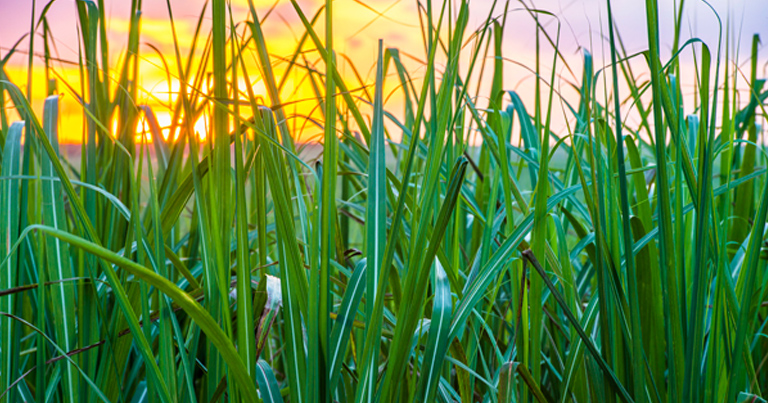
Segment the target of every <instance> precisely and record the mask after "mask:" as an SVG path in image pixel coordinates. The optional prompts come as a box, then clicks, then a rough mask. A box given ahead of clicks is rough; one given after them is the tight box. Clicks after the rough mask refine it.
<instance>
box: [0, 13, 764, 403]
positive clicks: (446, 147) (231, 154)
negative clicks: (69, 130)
mask: <svg viewBox="0 0 768 403" xmlns="http://www.w3.org/2000/svg"><path fill="white" fill-rule="evenodd" d="M290 1H291V4H292V5H293V6H294V8H295V10H294V12H295V13H296V15H298V16H299V17H300V21H301V25H299V26H295V27H293V29H294V31H295V32H296V33H297V42H296V44H295V51H294V52H293V54H292V55H290V56H289V57H288V58H280V59H279V60H278V58H277V57H275V55H274V54H273V53H271V52H270V39H269V37H268V36H265V34H264V30H263V29H262V23H263V20H262V19H260V16H263V15H265V14H268V10H267V9H263V8H261V7H256V6H255V5H254V4H253V3H250V1H249V3H250V7H249V8H248V9H249V12H247V13H233V12H232V8H231V6H230V4H229V3H228V2H227V1H225V0H211V1H210V3H209V4H207V5H206V7H205V9H203V10H202V11H201V13H200V14H199V19H198V20H197V21H196V23H197V25H196V26H197V29H196V31H195V35H194V36H193V38H192V39H191V40H192V42H191V43H185V44H183V46H182V45H181V44H180V43H179V41H178V39H177V35H176V30H175V26H176V20H174V17H173V15H174V12H177V10H175V9H173V8H172V7H171V4H170V2H168V3H167V4H168V18H169V21H170V22H171V25H172V26H173V27H174V28H173V30H172V31H171V32H169V33H168V35H169V36H172V37H173V44H174V46H173V49H174V51H173V52H172V54H167V55H164V57H165V58H164V62H165V63H164V68H165V69H166V72H167V75H168V77H169V79H170V80H171V81H174V82H176V83H177V84H178V85H177V86H176V87H177V88H178V92H177V93H175V94H173V97H171V102H170V104H168V105H167V110H165V112H167V113H169V114H170V116H172V119H171V120H170V124H169V126H168V127H161V125H159V124H157V122H156V121H155V120H153V118H152V117H153V116H154V115H155V113H156V112H157V111H155V110H153V108H152V107H150V106H147V105H140V104H137V103H136V102H135V100H136V99H138V97H137V96H138V93H139V92H140V91H142V89H141V88H140V87H139V82H140V75H141V74H142V73H141V71H140V69H139V66H140V63H139V61H140V60H141V57H142V52H146V51H147V50H146V47H145V46H144V45H142V36H141V23H140V22H141V12H140V10H141V1H140V0H132V2H131V14H130V24H129V29H128V31H127V33H126V35H127V41H126V48H125V49H122V50H121V49H112V48H110V46H109V43H108V41H107V40H106V31H107V29H108V28H107V22H106V21H107V18H106V14H105V6H104V4H103V0H87V1H77V2H75V3H74V5H73V7H76V8H77V11H78V21H76V23H77V26H78V29H79V33H80V43H79V44H78V46H79V59H77V60H75V61H74V62H76V65H77V67H78V69H79V74H80V81H79V83H78V84H72V83H70V82H67V81H66V80H63V79H61V77H60V76H58V75H57V72H56V69H55V67H54V66H55V63H54V61H53V58H52V53H51V47H49V42H51V41H53V38H52V37H51V36H50V32H49V31H48V19H49V18H55V17H53V16H49V15H46V11H47V7H46V6H45V5H44V4H38V7H40V8H42V16H41V17H40V19H39V20H35V21H33V24H32V27H31V28H30V35H31V36H35V35H37V36H39V37H41V38H42V41H43V44H44V46H43V47H42V49H40V48H36V49H21V48H20V44H21V43H22V42H21V41H20V42H17V43H16V45H15V46H13V47H12V48H3V49H4V50H3V51H2V53H0V67H2V69H0V104H2V105H4V108H2V109H0V147H2V153H0V154H1V155H2V159H1V160H0V164H1V165H0V189H2V190H0V402H22V401H24V402H40V403H42V402H81V401H82V402H90V401H108V402H126V403H133V402H163V403H171V402H216V401H219V402H223V401H232V402H241V401H242V402H256V401H265V402H291V403H312V402H332V401H337V402H403V403H404V402H457V401H461V402H493V403H496V402H525V403H527V402H608V403H611V402H763V401H764V400H762V398H761V396H763V394H764V393H766V391H768V367H766V362H768V337H766V332H765V327H766V324H768V296H766V290H767V287H766V282H767V281H768V276H766V275H765V273H766V259H767V258H766V256H767V255H768V253H767V252H766V248H767V247H768V246H767V244H766V242H765V238H766V228H767V226H766V224H767V220H766V215H767V214H768V184H767V181H768V176H767V174H766V162H767V161H768V159H767V158H766V147H765V142H764V128H763V127H764V126H763V125H764V122H765V118H766V116H767V115H766V110H765V106H766V102H765V99H766V98H768V90H766V89H765V88H764V87H765V80H764V79H763V78H762V77H763V71H764V66H763V65H762V62H761V61H760V60H762V59H761V58H760V52H759V50H760V47H759V38H758V37H757V36H755V37H754V38H753V41H752V47H751V48H750V49H746V50H744V49H740V48H739V47H738V46H734V43H737V41H738V40H739V39H740V36H738V35H740V34H738V35H737V34H736V33H738V32H740V31H739V29H738V27H734V26H731V23H730V19H726V18H720V17H724V16H717V15H710V17H711V18H713V19H714V18H717V20H718V21H723V22H724V23H723V25H721V26H720V27H719V28H718V27H716V26H715V27H714V28H712V29H716V30H719V31H718V32H719V33H720V40H719V41H718V42H716V43H704V42H703V41H700V40H696V39H692V40H688V41H685V40H683V39H681V38H683V37H684V35H683V34H684V33H685V32H684V31H685V30H686V29H687V28H686V27H685V24H684V23H683V22H682V21H683V20H682V18H681V17H680V16H682V15H683V14H684V12H685V7H687V3H688V2H686V4H685V5H684V3H683V1H682V0H681V1H679V3H678V2H675V10H676V11H675V17H676V18H675V24H674V26H664V27H661V28H660V27H659V21H660V19H659V16H658V4H657V0H645V10H646V14H645V15H642V16H638V19H643V20H644V21H645V25H646V27H647V41H646V45H645V46H644V50H643V51H642V52H640V53H632V54H630V53H627V51H625V49H624V46H623V45H622V43H623V42H622V39H621V34H622V31H621V27H617V26H614V23H613V21H614V19H613V16H612V9H611V7H617V6H616V5H615V4H612V3H617V2H615V1H614V2H612V1H611V0H605V2H604V3H603V6H604V7H605V11H606V14H605V17H606V18H605V19H604V20H602V21H600V22H599V24H597V22H596V26H595V29H597V30H598V31H599V32H600V36H601V37H602V38H603V39H604V41H605V42H604V43H605V46H603V47H602V49H607V50H606V51H605V53H604V55H603V56H604V57H603V59H605V60H606V61H605V63H602V62H600V63H598V62H597V60H598V59H597V58H593V57H592V54H591V53H590V51H591V50H590V49H587V48H585V49H582V50H581V52H580V53H579V57H578V58H577V59H578V60H580V66H575V65H571V64H573V60H574V59H573V58H571V57H568V58H566V57H565V56H564V55H563V53H562V52H561V48H560V47H559V44H560V38H561V29H562V27H561V25H560V24H559V22H558V20H557V19H555V17H554V15H553V14H552V13H550V12H548V11H546V10H539V9H537V8H535V7H533V6H530V5H529V4H528V3H522V2H520V3H518V2H506V3H505V2H503V1H499V2H498V3H494V6H493V7H492V10H491V11H490V13H489V14H487V15H481V16H480V17H481V21H482V23H481V24H480V25H479V26H474V25H470V24H469V21H470V20H471V19H470V17H469V15H470V13H473V14H472V15H473V17H474V18H475V19H476V18H478V16H477V15H476V14H474V13H475V10H474V9H473V7H472V5H471V4H470V2H469V1H467V0H456V1H447V0H446V1H435V2H432V1H425V2H420V3H419V7H418V10H419V16H418V20H419V22H420V23H421V32H422V37H421V38H418V40H420V41H421V42H422V43H423V53H422V54H419V55H405V54H403V53H401V52H400V51H398V49H394V48H389V47H387V46H386V42H384V43H383V44H382V43H381V42H379V43H378V58H377V62H376V65H375V69H374V70H373V72H372V75H371V76H372V79H371V80H369V81H366V80H364V79H363V78H361V77H362V76H360V75H355V74H350V70H349V69H345V71H344V72H342V71H341V69H340V68H338V66H339V65H340V63H341V62H340V60H341V57H342V56H343V55H342V54H341V53H339V52H336V51H334V40H333V39H334V34H333V33H334V29H333V24H334V18H333V15H334V7H335V6H337V5H334V3H333V2H332V1H330V0H328V1H327V2H326V3H325V5H324V6H323V7H321V8H320V9H319V10H307V9H302V8H301V7H299V5H298V3H296V2H295V0H290ZM754 6H755V9H756V11H757V12H764V7H763V6H760V5H759V4H757V2H755V4H754ZM0 7H2V6H0ZM43 7H45V8H43ZM513 9H514V10H515V12H517V13H524V14H526V15H528V16H529V17H530V19H531V21H534V22H535V25H534V27H535V28H534V31H533V32H530V33H529V38H531V41H535V48H536V54H535V62H534V63H533V64H531V65H527V66H525V67H526V68H527V69H528V71H529V73H530V80H532V82H533V90H532V91H529V92H526V93H522V92H520V91H516V90H513V89H512V88H514V86H512V85H511V84H510V83H512V82H515V81H517V80H513V79H512V78H511V77H505V74H503V71H504V65H505V63H510V62H512V63H514V55H510V54H507V53H505V49H506V45H505V36H504V35H503V33H504V31H505V29H508V27H506V24H507V21H508V20H507V18H506V16H507V15H508V13H511V12H512V10H513ZM185 12H188V10H185ZM473 21H474V20H473ZM203 22H205V24H204V23H203ZM208 25H210V30H207V29H203V28H202V27H203V26H208ZM660 29H661V30H664V32H672V33H673V34H674V37H673V40H672V42H671V43H663V44H662V43H661V41H660V34H659V32H660ZM745 34H747V33H745ZM385 41H386V38H385ZM367 46H372V47H375V46H377V44H367ZM182 50H185V52H182ZM22 51H24V52H26V54H27V55H28V56H23V57H28V61H29V62H28V63H29V64H28V66H27V67H28V69H29V71H30V72H29V77H31V76H32V72H31V71H32V69H35V70H38V71H43V72H44V73H45V76H46V77H48V78H50V81H49V82H48V87H47V88H48V94H49V96H48V97H47V98H46V99H44V107H43V109H42V111H37V112H36V109H35V108H32V107H31V105H32V104H33V103H35V102H40V101H43V100H41V99H30V94H31V90H30V85H31V84H29V82H30V81H28V82H27V85H26V87H25V86H24V85H22V86H21V88H20V87H19V86H18V85H17V83H14V81H13V80H12V79H10V78H9V76H8V75H7V74H6V72H5V64H6V62H7V61H8V60H9V59H10V57H11V56H12V55H14V54H17V55H18V53H19V52H22ZM118 51H120V52H124V56H122V57H121V58H120V59H119V60H120V62H119V63H110V61H111V60H114V59H111V58H110V57H109V55H110V52H118ZM35 55H37V56H35ZM13 57H16V56H13ZM682 58H686V60H689V61H691V66H692V68H685V69H684V68H683V67H681V59H682ZM405 59H408V60H407V61H405ZM414 60H420V61H421V63H422V64H421V66H420V67H419V68H418V69H417V71H415V70H414V69H413V68H412V67H409V66H412V63H413V61H414ZM601 60H602V59H601ZM344 63H345V66H349V65H350V64H351V65H354V60H345V61H344ZM569 63H570V64H569ZM277 64H279V65H280V74H277V73H276V70H274V69H273V66H274V65H277ZM637 66H642V69H641V70H642V71H643V72H642V73H638V71H637V70H636V69H637ZM361 68H367V66H362V67H361ZM565 70H569V71H572V70H575V71H580V72H581V74H580V76H581V77H580V79H579V80H577V81H574V82H571V81H567V80H562V79H561V75H560V74H559V72H562V71H565ZM289 75H290V76H291V77H294V79H295V77H299V78H300V79H301V81H302V82H303V83H304V84H303V85H305V86H307V88H308V90H309V91H311V93H312V94H314V97H313V98H312V101H311V102H312V103H313V108H314V111H315V112H314V114H312V115H309V116H307V115H302V114H297V113H296V112H295V109H294V108H292V104H291V100H290V99H286V98H287V95H286V94H285V91H284V85H285V83H286V80H285V77H288V76H289ZM254 82H259V83H260V84H259V85H260V86H261V87H262V88H264V93H255V92H254V86H252V85H243V84H242V83H254ZM564 91H568V92H569V93H571V94H575V97H565V96H564V95H563V92H564ZM61 94H64V95H65V96H67V97H71V98H72V99H75V100H76V101H77V102H78V103H79V105H80V107H79V108H80V110H81V111H80V113H81V114H82V116H83V119H84V121H85V124H84V127H83V133H82V138H83V141H82V142H81V143H80V144H77V145H71V144H70V145H64V144H62V145H60V144H59V138H60V130H61V127H60V124H59V122H60V120H61V117H62V116H61V115H62V112H61V110H60V95H61ZM391 94H396V97H398V98H397V99H399V101H398V102H393V103H387V102H386V101H387V99H388V97H389V96H390V95H391ZM574 99H575V101H574ZM395 106H396V110H395ZM199 122H204V123H205V125H204V130H205V133H203V134H205V136H201V135H200V133H199V127H200V125H199ZM553 122H563V124H562V125H561V124H557V125H555V123H553ZM306 126H310V127H313V128H314V129H313V130H315V131H316V132H317V133H322V134H320V135H319V137H318V138H317V140H318V141H317V142H307V141H298V140H297V137H296V133H298V131H300V130H303V128H304V127H306ZM555 126H557V127H560V126H562V127H563V129H559V128H558V129H554V127H555ZM164 133H165V136H166V137H167V138H165V137H164V135H163V134H164ZM149 138H151V139H152V141H145V140H148V139H149Z"/></svg>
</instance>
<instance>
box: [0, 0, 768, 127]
mask: <svg viewBox="0 0 768 403" xmlns="http://www.w3.org/2000/svg"><path fill="white" fill-rule="evenodd" d="M253 1H254V4H255V6H256V9H257V11H258V13H259V14H260V17H261V18H263V16H264V15H266V13H267V10H269V9H270V8H271V7H272V6H273V5H275V4H276V6H275V7H274V10H273V11H272V12H271V13H270V14H269V16H268V18H267V19H266V20H265V21H264V24H263V27H264V30H265V36H266V38H267V42H268V44H269V46H270V51H271V53H272V54H273V56H279V55H288V54H290V53H291V52H292V50H293V48H294V46H295V43H296V38H297V36H298V35H301V33H302V32H303V28H302V27H301V22H300V21H299V19H298V17H297V14H296V12H295V10H294V9H293V7H292V5H291V3H290V1H289V0H277V2H275V0H253ZM764 1H765V0H730V1H729V0H711V1H710V2H709V4H710V5H711V7H712V8H713V9H714V10H715V11H716V12H717V14H718V15H719V16H720V18H721V20H722V23H723V24H724V27H723V28H724V29H726V26H725V25H726V24H730V28H731V30H732V31H733V33H734V37H738V38H739V40H738V41H736V45H737V46H739V47H740V57H739V63H740V64H741V65H742V67H744V68H747V66H746V65H744V62H745V61H746V60H747V57H748V55H749V49H750V44H751V40H752V35H753V34H759V35H760V36H761V37H762V38H768V8H767V7H765V6H764V5H762V4H761V3H763V2H764ZM297 2H298V3H299V5H300V6H301V8H302V9H303V10H304V12H305V13H306V14H307V15H313V14H314V13H315V12H316V11H317V10H319V8H320V6H321V3H322V2H321V1H317V0H297ZM497 2H498V3H499V4H501V6H497V8H496V10H497V13H496V14H498V13H499V12H500V11H501V10H503V0H497ZM526 2H527V4H529V6H532V7H535V8H538V9H542V10H547V11H549V12H551V13H553V14H554V15H555V16H556V17H557V19H555V18H551V17H550V18H542V22H543V23H544V25H545V26H546V27H547V30H548V32H550V34H551V35H554V34H555V33H556V32H557V27H558V22H559V24H560V49H561V51H562V52H563V54H564V55H565V57H566V60H567V61H568V62H569V65H571V66H572V70H573V73H572V74H571V73H570V72H567V71H565V69H564V68H563V66H562V65H561V66H560V67H559V70H558V73H559V74H561V75H562V77H563V80H564V81H563V83H567V82H574V81H578V80H579V78H578V77H580V65H581V60H582V49H584V48H586V49H589V50H590V51H591V53H592V54H593V55H594V56H595V59H596V68H599V67H601V66H602V65H604V62H603V60H604V56H605V57H606V58H607V48H606V46H607V41H606V40H605V39H604V37H603V34H604V33H606V32H607V31H606V27H607V24H606V20H607V17H606V6H605V0H582V1H579V0H537V1H531V0H526ZM104 3H105V9H106V15H107V18H108V21H109V33H108V35H109V41H110V49H111V52H112V53H111V59H112V60H113V61H112V62H113V63H116V62H118V60H119V58H120V57H121V52H120V51H121V50H123V49H124V46H125V42H126V37H127V32H128V18H129V16H128V10H129V7H130V0H104ZM170 3H171V7H172V11H173V15H174V19H175V21H176V24H177V31H178V33H179V39H180V42H181V43H182V44H186V43H189V41H190V40H191V37H192V35H193V33H194V28H195V24H196V21H197V18H198V17H199V15H200V12H201V10H202V9H203V4H204V0H171V1H170ZM435 3H438V2H435ZM492 3H493V1H492V0H471V1H470V26H471V27H476V26H479V25H480V24H481V22H482V21H483V20H484V19H485V18H486V16H487V14H488V11H489V9H490V7H491V4H492ZM644 3H645V2H644V1H642V0H613V1H612V7H613V13H614V18H615V21H616V25H617V27H618V30H619V32H620V34H621V37H622V39H623V41H624V45H625V47H626V49H627V51H628V53H630V54H631V53H634V52H639V51H642V50H645V49H646V48H647V38H646V26H645V5H644ZM45 4H47V1H37V2H36V4H35V8H36V15H38V16H39V14H40V11H41V10H42V9H43V7H44V5H45ZM231 4H232V10H233V13H234V20H235V21H236V22H240V21H244V20H245V19H247V18H248V16H249V13H248V1H247V0H232V1H231ZM416 4H417V3H416V1H415V0H399V1H398V0H370V1H366V0H335V2H334V24H335V25H334V38H335V39H334V41H335V47H336V50H337V52H339V53H342V54H345V55H346V56H348V57H349V58H350V59H351V60H354V63H355V66H356V67H357V68H358V70H359V71H360V74H361V75H362V76H363V77H364V78H367V79H370V77H371V76H372V74H373V65H374V62H375V55H376V44H377V40H378V39H380V38H381V39H383V40H384V44H385V46H387V47H395V48H399V49H401V51H402V52H403V53H407V54H411V55H414V56H416V57H417V58H419V57H421V58H422V59H423V58H424V57H423V56H422V55H424V50H423V46H422V41H421V34H420V29H419V25H418V24H419V21H418V14H417V9H416ZM32 5H33V1H32V0H0V57H4V56H5V55H6V53H7V51H8V49H9V48H10V47H11V46H12V45H13V44H14V43H15V42H16V41H17V40H18V39H19V38H21V37H22V36H23V35H24V34H25V33H27V32H29V30H30V17H31V13H32ZM659 7H660V9H659V15H660V18H661V21H660V29H661V45H662V52H663V53H662V59H663V60H666V59H667V58H668V57H669V55H670V53H671V50H670V49H671V44H672V34H673V32H672V27H673V18H674V17H673V15H674V8H675V2H674V1H673V0H659ZM685 7H686V8H685V11H684V17H683V24H684V26H685V27H686V32H685V35H684V36H685V37H684V39H687V38H691V37H697V38H701V39H702V40H704V42H705V43H707V44H708V45H709V46H710V48H711V49H712V51H713V53H714V52H716V48H717V43H718V33H719V28H718V19H717V17H716V16H715V14H714V13H713V12H712V10H711V9H710V8H709V7H708V6H707V3H704V2H703V1H701V0H687V1H686V2H685ZM142 8H143V14H142V38H141V40H142V42H143V43H145V44H144V45H142V48H141V52H142V59H143V62H142V66H141V71H142V86H143V88H144V89H145V91H144V94H143V96H144V97H145V99H144V100H143V102H145V103H148V104H153V103H155V104H157V103H158V100H157V97H158V95H157V94H167V93H168V92H169V91H173V90H174V86H173V85H171V86H170V88H169V85H168V84H167V83H166V80H165V78H166V75H165V72H164V70H163V69H162V68H161V67H160V66H162V60H161V58H160V57H159V56H158V55H157V54H156V53H155V50H153V48H152V47H150V46H149V45H148V44H151V45H154V47H155V48H156V49H158V50H159V51H160V52H162V53H163V54H164V55H172V53H173V52H172V49H173V48H172V46H173V42H172V37H171V35H170V34H169V32H170V24H169V22H168V21H169V18H168V9H167V6H166V1H165V0H144V1H143V7H142ZM509 9H510V10H511V11H510V13H509V14H508V17H507V18H508V23H507V28H506V30H505V33H504V45H503V53H504V56H505V57H508V58H510V59H514V60H515V61H516V62H519V63H521V64H523V65H528V66H532V65H533V63H534V61H535V40H534V35H535V26H534V23H533V21H532V20H531V17H530V16H529V15H528V13H527V12H525V10H524V9H522V3H520V2H519V1H518V0H515V1H510V5H509ZM48 21H49V24H50V28H51V32H52V34H53V37H54V38H55V42H56V43H55V46H56V51H57V53H58V55H59V57H60V58H61V59H63V60H68V61H76V60H77V55H78V53H77V52H78V51H77V48H78V39H77V38H78V36H77V35H78V32H77V26H78V21H77V11H76V5H75V0H55V2H54V4H53V5H52V6H51V8H50V11H49V12H48ZM209 23H210V8H209V9H208V10H207V11H206V16H205V19H204V28H203V29H204V30H206V29H209V28H208V27H209V26H210V25H209ZM320 31H322V29H321V30H320ZM41 43H42V42H41V41H40V40H36V42H35V49H36V52H37V51H39V50H40V49H41V47H42V45H41ZM28 47H29V44H28V41H27V40H26V39H25V40H23V41H22V42H21V45H20V49H21V50H22V51H24V50H26V49H28ZM550 53H551V51H550ZM765 53H766V52H762V54H761V70H765V68H766V65H765V64H764V63H765V61H766V60H768V59H767V58H766V57H765ZM27 57H28V56H27V55H26V54H24V53H23V52H19V53H17V54H15V55H14V56H13V57H12V58H11V60H10V62H9V64H8V65H7V66H6V67H5V68H6V71H7V72H8V74H9V75H10V77H11V78H12V79H13V80H14V82H16V83H17V84H19V85H24V83H25V82H26V75H27V68H26V65H27ZM548 57H549V56H548ZM687 60H690V56H689V55H684V57H683V61H684V67H683V69H684V71H691V72H692V71H693V70H692V69H693V66H691V65H690V64H686V61H687ZM547 64H549V63H547ZM420 67H421V66H420V65H419V64H418V63H416V64H415V65H414V71H412V74H413V75H416V76H418V71H419V69H420ZM56 68H57V71H58V72H59V73H60V74H61V76H62V77H63V78H65V79H67V80H68V81H70V80H71V82H77V68H76V66H72V65H68V64H66V63H59V64H58V65H56ZM642 68H643V66H642V65H639V69H640V75H642ZM342 69H345V67H344V66H343V65H342ZM41 70H42V69H39V68H36V69H35V70H34V71H33V101H34V102H33V105H34V106H35V107H36V108H40V107H41V105H42V101H43V99H44V98H45V88H44V81H41V80H40V76H41V74H40V71H41ZM344 74H345V77H351V76H352V72H351V70H349V69H345V72H344ZM745 74H747V75H748V73H747V72H745ZM531 83H532V80H531V74H530V72H528V71H526V70H525V69H524V68H522V67H520V66H519V65H515V64H513V63H507V64H505V87H507V88H508V89H517V90H518V91H520V92H521V93H522V94H529V95H530V94H531V93H532V90H531V85H532V84H531ZM259 85H260V84H259V83H256V84H255V87H256V91H257V92H259V90H260V88H258V87H259ZM261 90H263V88H261ZM307 91H308V89H306V88H304V89H297V93H298V96H301V93H307ZM305 95H306V94H305ZM524 100H525V96H524ZM392 102H393V103H396V101H394V100H393V101H392ZM391 106H392V107H396V106H397V105H395V104H393V105H391ZM158 109H162V108H160V107H159V106H158ZM62 114H63V117H62V127H63V128H64V129H65V130H62V136H63V139H62V140H63V141H65V142H77V141H78V140H79V138H80V136H81V133H82V130H81V129H80V128H81V127H82V123H81V121H82V113H81V111H80V108H79V106H78V105H77V104H76V102H74V101H73V100H72V99H69V100H67V99H66V96H65V97H64V98H62ZM156 114H157V115H158V118H159V119H160V121H161V124H163V123H164V122H163V120H166V121H170V115H169V114H168V113H167V112H163V111H161V110H158V111H156ZM202 123H203V122H201V124H202ZM561 124H563V125H564V124H565V122H561ZM200 131H204V126H202V127H201V128H200ZM305 135H306V136H308V138H309V137H311V135H312V133H311V132H310V133H309V134H305Z"/></svg>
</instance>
